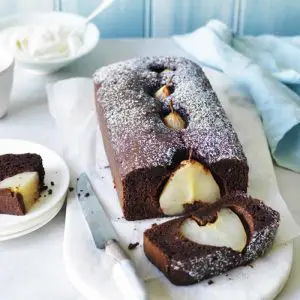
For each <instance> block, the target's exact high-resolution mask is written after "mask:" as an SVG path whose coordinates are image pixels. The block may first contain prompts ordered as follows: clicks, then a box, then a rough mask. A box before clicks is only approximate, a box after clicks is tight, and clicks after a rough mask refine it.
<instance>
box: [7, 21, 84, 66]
mask: <svg viewBox="0 0 300 300" xmlns="http://www.w3.org/2000/svg"><path fill="white" fill-rule="evenodd" d="M8 38H9V43H10V46H11V48H12V49H13V50H14V53H15V55H16V56H17V57H20V58H25V59H32V60H40V61H42V60H53V59H58V58H65V57H73V56H75V55H77V53H78V51H79V50H80V48H81V46H82V45H83V36H82V33H80V32H79V31H73V28H70V27H67V26H62V25H53V26H51V25H48V26H46V25H27V26H17V27H14V28H11V30H10V31H9V32H8Z"/></svg>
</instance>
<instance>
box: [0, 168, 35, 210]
mask: <svg viewBox="0 0 300 300" xmlns="http://www.w3.org/2000/svg"><path fill="white" fill-rule="evenodd" d="M0 189H10V190H11V191H12V192H14V193H19V194H21V195H22V197H23V202H24V206H25V210H26V212H28V211H29V209H30V208H31V207H32V206H33V204H34V203H35V202H36V200H37V199H38V197H39V175H38V173H37V172H24V173H20V174H17V175H15V176H12V177H9V178H6V179H4V180H2V181H1V182H0Z"/></svg>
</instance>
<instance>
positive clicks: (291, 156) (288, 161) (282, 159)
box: [174, 20, 300, 172]
mask: <svg viewBox="0 0 300 300" xmlns="http://www.w3.org/2000/svg"><path fill="white" fill-rule="evenodd" d="M174 40H175V41H176V42H177V43H178V44H179V45H180V46H181V47H182V48H184V49H185V50H186V51H187V52H188V53H190V54H192V55H193V56H194V57H195V58H196V59H198V60H199V61H200V62H202V63H204V64H206V65H208V66H211V67H213V68H216V69H219V70H221V71H223V72H224V73H226V74H227V75H229V76H230V77H231V78H232V79H233V80H235V81H236V82H237V83H238V84H239V85H240V86H242V87H243V88H244V89H246V90H247V91H248V93H249V94H250V95H251V96H252V98H253V101H254V103H255V105H256V108H257V110H258V112H259V114H260V116H261V118H262V122H263V125H264V129H265V133H266V136H267V139H268V143H269V147H270V150H271V153H272V155H273V158H274V160H275V161H276V162H277V164H278V165H280V166H283V167H286V168H288V169H291V170H293V171H296V172H300V97H299V95H300V94H299V95H298V94H297V93H298V92H299V93H300V37H294V38H281V37H275V36H270V35H264V36H259V37H252V36H249V37H237V36H234V34H233V33H232V32H231V31H230V29H229V28H228V27H227V26H226V25H225V24H223V23H221V22H219V21H215V20H214V21H210V22H209V23H207V25H206V26H204V27H201V28H199V29H197V30H196V31H194V32H192V33H190V34H187V35H181V36H174ZM249 130H251V129H249Z"/></svg>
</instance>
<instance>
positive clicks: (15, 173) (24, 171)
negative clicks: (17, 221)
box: [0, 153, 45, 215]
mask: <svg viewBox="0 0 300 300" xmlns="http://www.w3.org/2000/svg"><path fill="white" fill-rule="evenodd" d="M44 176H45V171H44V167H43V161H42V158H41V157H40V156H39V155H37V154H30V153H26V154H5V155H1V156H0V214H11V215H24V214H25V213H26V212H28V211H29V209H30V208H31V207H32V206H33V205H34V203H35V202H36V201H37V200H38V198H39V196H40V192H41V190H42V188H43V187H44Z"/></svg>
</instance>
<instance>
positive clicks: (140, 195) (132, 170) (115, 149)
mask: <svg viewBox="0 0 300 300" xmlns="http://www.w3.org/2000/svg"><path fill="white" fill-rule="evenodd" d="M94 82H95V93H96V95H95V98H96V108H97V113H98V119H99V123H100V129H101V133H102V137H103V142H104V146H105V150H106V154H107V157H108V160H109V163H110V166H111V170H112V175H113V178H114V183H115V186H116V189H117V192H118V195H119V199H120V201H121V204H122V208H123V211H124V216H125V218H126V219H128V220H137V219H145V218H153V217H159V216H163V215H164V214H163V212H162V211H161V209H160V207H159V196H160V192H161V190H162V188H163V185H164V183H165V182H166V180H167V178H168V177H169V176H170V175H171V174H172V172H173V170H174V169H176V167H177V166H178V164H179V163H180V161H182V160H185V159H187V158H188V157H189V153H192V158H193V159H196V160H198V161H200V162H201V163H203V164H204V165H205V166H206V167H207V168H209V169H210V171H211V172H212V174H213V176H214V177H215V180H216V181H217V183H218V185H219V187H220V190H221V194H222V195H224V194H226V193H229V192H231V191H235V190H241V191H246V190H247V185H248V165H247V160H246V157H245V155H244V153H243V149H242V146H241V144H240V142H239V140H238V137H237V134H236V133H235V131H234V129H233V127H232V125H231V123H230V122H229V120H228V118H227V116H226V114H225V111H224V109H223V108H222V106H221V104H220V102H219V100H218V99H217V96H216V94H215V92H214V91H213V89H212V87H211V85H210V83H209V81H208V79H207V78H206V76H205V74H204V72H203V71H202V69H201V68H200V67H199V66H198V65H196V64H195V63H193V62H192V61H190V60H187V59H185V58H177V57H146V58H138V59H132V60H128V61H125V62H120V63H116V64H113V65H110V66H107V67H104V68H102V69H100V70H98V71H97V72H96V73H95V75H94ZM166 82H168V83H169V86H170V90H171V92H172V94H171V95H170V96H169V97H167V98H166V99H165V101H159V100H157V99H155V97H154V94H155V92H156V91H157V90H158V89H159V88H160V87H161V86H163V85H164V84H166ZM171 99H172V101H173V104H174V109H175V111H176V112H178V113H180V115H181V116H182V118H183V119H184V120H185V122H186V128H185V129H183V130H181V131H175V130H173V129H170V128H168V127H167V126H166V125H165V124H164V122H163V120H162V119H163V117H164V116H165V115H166V114H168V113H169V111H170V109H169V103H170V100H171ZM199 200H201V199H199ZM199 205H200V206H201V202H199ZM197 206H198V205H195V208H197Z"/></svg>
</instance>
